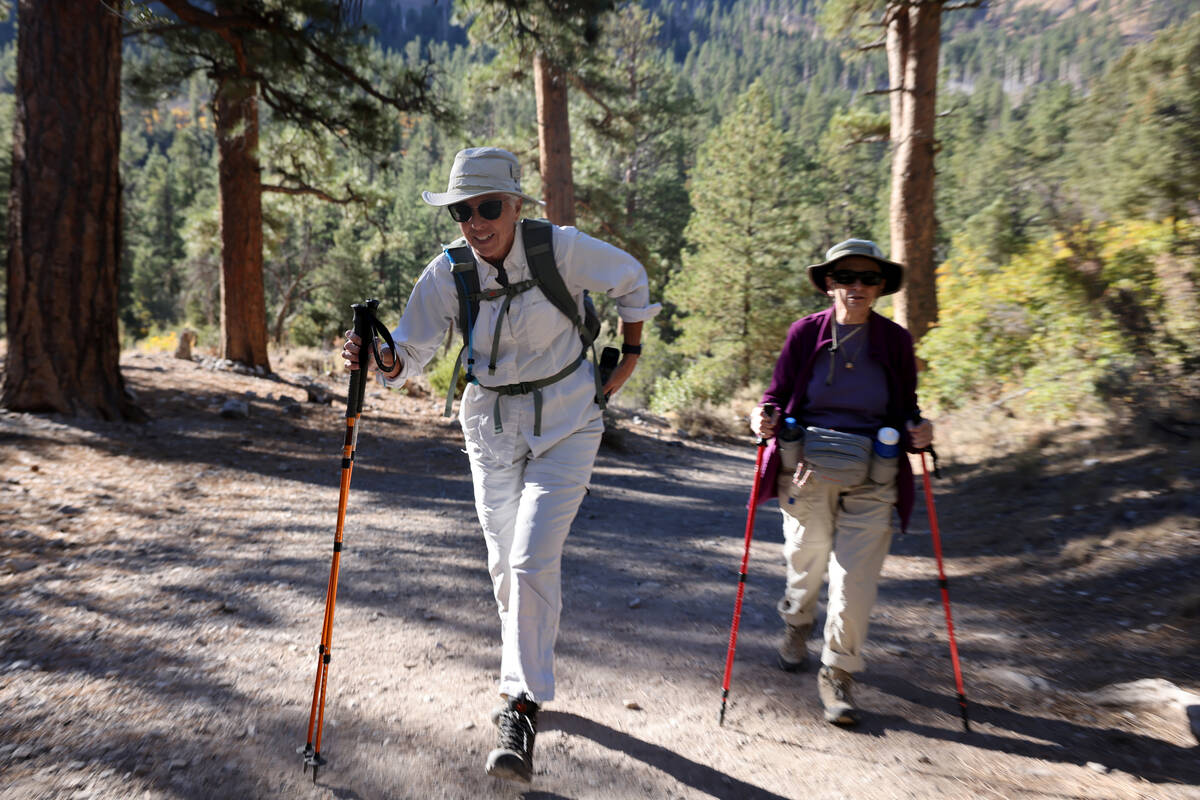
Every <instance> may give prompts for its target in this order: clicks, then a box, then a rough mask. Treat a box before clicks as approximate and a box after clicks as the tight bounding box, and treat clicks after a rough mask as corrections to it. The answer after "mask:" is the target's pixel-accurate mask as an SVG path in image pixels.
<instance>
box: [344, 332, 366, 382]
mask: <svg viewBox="0 0 1200 800" xmlns="http://www.w3.org/2000/svg"><path fill="white" fill-rule="evenodd" d="M361 350H362V339H360V338H359V337H358V334H356V333H355V332H354V331H346V344H344V345H342V358H344V359H345V360H346V369H348V370H350V371H352V372H353V371H354V370H356V369H358V354H359V351H361Z"/></svg>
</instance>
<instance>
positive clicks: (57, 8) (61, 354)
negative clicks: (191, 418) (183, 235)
mask: <svg viewBox="0 0 1200 800" xmlns="http://www.w3.org/2000/svg"><path fill="white" fill-rule="evenodd" d="M18 13H19V17H18V19H19V33H18V35H19V41H18V57H17V83H16V125H15V126H14V132H13V161H12V192H11V196H10V198H9V210H10V217H9V220H8V237H9V251H8V269H7V278H8V293H7V295H6V297H5V301H6V309H5V311H6V315H5V316H6V321H7V324H8V330H7V334H8V355H7V358H6V362H5V370H4V388H3V394H2V396H0V402H2V403H3V405H4V406H5V407H6V408H9V409H12V410H16V411H55V412H59V413H62V414H68V415H82V416H94V417H101V418H104V419H110V420H111V419H141V418H144V414H143V412H142V411H141V410H140V409H138V408H137V406H136V405H134V404H133V402H132V401H131V400H130V398H129V397H128V396H127V395H126V393H125V383H124V380H123V379H122V377H121V372H120V368H119V363H118V362H119V355H120V341H119V338H118V331H117V297H118V279H117V274H118V268H119V259H120V252H121V244H120V242H121V219H120V209H121V181H120V175H119V171H118V165H119V149H120V138H121V134H120V131H121V114H120V98H121V25H120V20H119V19H118V18H117V17H116V15H114V14H113V13H112V12H111V11H110V10H109V9H108V7H107V6H104V5H102V4H99V3H76V2H67V0H22V2H21V3H20V7H19V12H18Z"/></svg>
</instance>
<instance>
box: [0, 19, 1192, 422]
mask: <svg viewBox="0 0 1200 800" xmlns="http://www.w3.org/2000/svg"><path fill="white" fill-rule="evenodd" d="M844 5H845V4H844V3H837V2H831V3H816V2H808V0H804V1H802V2H788V1H787V0H745V1H744V2H733V3H729V2H713V1H712V0H694V1H693V0H667V2H661V3H660V2H647V3H643V4H634V5H624V6H621V7H619V8H618V9H617V10H615V11H613V12H611V13H609V14H607V15H605V16H604V17H603V18H602V19H601V20H600V23H601V25H600V29H599V33H598V37H597V38H596V39H595V42H594V46H593V47H591V48H590V49H589V50H588V52H587V53H586V57H584V58H582V59H581V60H580V62H579V67H578V70H577V74H576V75H575V76H574V83H573V86H574V90H573V91H572V92H571V95H570V98H571V100H570V102H571V107H570V116H571V130H572V138H573V141H572V149H573V164H572V167H573V172H574V179H575V195H576V201H577V214H578V224H579V226H580V227H581V228H582V229H584V230H587V231H590V232H594V233H597V234H600V235H603V236H604V237H605V238H608V239H610V240H612V241H614V242H615V243H616V244H619V245H620V246H622V247H624V248H625V249H627V250H629V251H630V252H632V253H634V254H635V255H637V256H638V257H639V258H640V259H641V260H642V261H643V262H644V263H645V264H646V266H647V269H648V271H649V273H650V275H651V280H652V283H653V287H654V292H655V294H656V295H657V296H659V297H661V298H662V299H663V300H664V301H665V302H666V305H667V312H666V313H664V314H663V315H661V316H660V317H659V318H658V319H657V320H656V325H655V327H654V329H653V330H650V331H648V332H647V336H648V340H649V342H648V345H649V346H648V347H647V357H646V358H645V359H644V361H643V368H642V369H641V370H639V372H638V374H637V375H636V376H635V380H634V382H633V383H631V384H630V385H629V386H628V388H627V390H626V397H628V398H630V399H631V400H632V401H635V402H638V403H645V404H649V405H651V406H652V407H653V408H655V409H657V410H670V409H679V408H694V407H698V406H704V405H706V404H711V403H721V402H723V401H725V400H727V399H728V398H730V397H731V396H733V395H735V394H737V393H738V392H739V391H742V390H744V389H746V388H747V387H754V386H757V385H760V383H761V381H762V380H763V378H764V376H765V374H766V372H767V371H768V370H769V369H770V366H771V361H772V353H773V351H774V350H775V349H776V348H777V347H778V343H779V342H780V341H781V340H782V335H783V332H784V330H785V329H786V326H787V324H788V322H789V321H790V320H792V319H794V318H795V317H796V316H798V315H801V314H803V313H806V312H808V311H810V310H813V309H815V308H816V307H818V305H819V304H820V300H821V298H819V297H817V296H816V295H813V294H810V293H809V292H808V291H807V290H806V289H805V283H804V281H803V279H802V272H803V268H804V266H805V265H806V264H809V263H813V262H814V261H815V260H819V257H820V255H821V254H822V253H823V252H824V250H825V249H826V248H827V247H828V246H829V245H830V244H832V243H833V242H835V241H837V240H839V239H842V238H845V237H846V236H849V235H854V236H861V237H867V238H872V239H875V240H877V241H879V242H881V243H883V244H884V245H885V247H886V245H887V240H888V225H887V212H888V201H887V198H888V180H889V173H888V161H889V147H888V143H887V128H888V115H887V108H888V107H887V95H886V89H887V86H888V69H887V64H886V60H885V58H884V56H883V52H882V50H880V49H878V48H876V49H869V46H870V43H871V42H872V40H874V39H876V38H877V36H878V31H872V30H870V29H866V30H863V29H855V30H854V32H853V33H854V38H846V37H842V36H837V35H835V34H834V33H833V31H834V30H835V28H836V26H835V25H834V24H833V20H834V18H835V17H836V15H837V14H839V13H841V11H840V10H839V9H840V8H841V7H842V6H844ZM1193 8H1194V5H1193V4H1192V3H1190V2H1187V0H1161V1H1160V2H1118V0H1101V1H1100V2H1092V3H1073V4H1063V3H1050V2H1046V3H996V4H991V5H987V6H984V7H981V8H974V9H971V8H968V9H963V10H958V11H947V12H946V14H945V15H944V17H943V22H942V38H943V45H942V51H941V52H942V58H941V72H940V86H939V94H938V109H939V113H940V116H939V121H938V128H937V137H938V141H939V152H938V155H937V161H936V166H937V184H936V199H937V209H938V211H937V221H938V228H937V240H936V241H937V246H936V263H937V264H938V265H940V266H939V270H938V294H939V302H940V304H941V307H942V311H941V316H940V320H939V323H940V324H939V325H938V327H936V328H934V329H933V330H932V331H931V332H930V333H929V334H928V335H927V336H925V337H924V338H923V340H922V342H921V349H920V355H921V356H922V358H923V359H925V360H926V362H927V366H928V371H927V373H926V375H925V378H924V379H923V386H924V395H925V400H926V403H927V404H930V405H932V406H933V407H934V408H935V409H942V410H946V409H950V408H954V407H957V406H960V405H962V404H964V403H968V402H971V401H974V400H995V399H998V398H1001V397H1008V396H1010V395H1013V394H1014V393H1016V394H1018V395H1019V399H1018V400H1017V401H1016V402H1017V404H1018V405H1019V404H1022V403H1024V404H1027V405H1028V407H1029V409H1030V410H1033V411H1036V412H1037V413H1039V414H1049V415H1050V416H1062V415H1066V414H1070V413H1074V412H1076V411H1077V410H1079V409H1081V408H1088V407H1091V408H1101V407H1103V408H1107V409H1111V408H1113V407H1114V405H1117V406H1119V405H1120V403H1116V404H1114V401H1117V400H1120V401H1121V402H1122V403H1126V404H1129V405H1130V406H1131V407H1133V406H1136V407H1139V408H1144V407H1145V405H1146V403H1150V404H1151V405H1153V406H1155V407H1160V408H1161V410H1162V411H1163V413H1164V414H1166V415H1168V416H1170V415H1175V416H1178V413H1179V409H1180V408H1185V409H1186V408H1188V407H1194V406H1195V398H1196V397H1197V394H1196V392H1197V387H1196V386H1194V385H1190V384H1189V381H1194V378H1192V377H1191V376H1192V375H1193V374H1194V373H1195V371H1196V370H1195V367H1196V365H1197V363H1198V359H1200V345H1197V344H1196V342H1197V341H1198V340H1200V336H1197V335H1196V334H1197V330H1196V327H1197V322H1196V320H1197V317H1198V314H1197V309H1198V307H1197V250H1198V241H1200V238H1198V232H1197V227H1196V226H1197V213H1198V211H1200V209H1198V198H1200V134H1198V133H1197V131H1200V76H1198V74H1197V69H1198V67H1197V64H1200V14H1195V13H1192V14H1191V15H1190V16H1189V12H1190V11H1192V9H1193ZM475 13H477V7H476V6H475V5H471V4H467V5H460V6H456V7H454V8H450V7H448V6H447V4H445V3H432V2H421V1H418V0H405V1H404V2H394V1H385V0H375V1H374V2H371V0H368V1H367V2H366V3H364V4H363V12H362V14H363V22H365V23H367V24H368V25H370V26H372V27H373V29H374V31H375V33H374V36H375V37H376V38H375V42H374V44H373V45H372V48H373V52H372V56H371V57H372V58H373V59H374V60H375V63H377V64H378V65H380V69H384V68H385V65H389V64H391V65H400V66H405V65H406V66H410V67H420V66H421V65H428V66H429V67H430V68H431V69H432V70H433V73H434V75H435V76H436V77H435V81H434V87H435V90H436V92H437V95H438V101H439V102H441V103H443V104H444V106H445V107H446V108H447V109H448V110H449V113H448V115H447V116H446V117H444V118H442V119H441V120H440V121H437V122H435V121H434V120H432V119H431V118H429V117H427V116H423V115H420V114H396V115H394V116H392V117H389V118H388V119H387V124H388V126H389V128H390V133H389V134H388V135H389V136H390V141H391V143H392V144H391V147H390V153H388V154H385V155H383V156H379V155H378V154H376V155H374V156H368V155H364V154H363V152H361V151H358V150H356V149H354V148H353V147H350V146H348V144H349V143H347V142H346V141H345V139H344V138H342V137H339V135H338V134H337V132H336V131H313V130H304V129H301V128H297V127H296V126H295V125H293V124H289V123H284V122H280V121H276V120H273V118H272V112H271V109H270V108H269V107H266V106H264V108H263V109H262V112H261V113H262V125H261V130H262V133H261V143H260V154H261V158H262V164H263V173H262V175H263V183H264V184H267V183H286V181H287V180H292V181H293V183H292V184H290V186H291V187H292V188H291V190H289V191H286V192H284V191H280V192H267V193H265V194H264V198H263V208H264V212H263V213H264V228H265V230H264V248H265V261H264V281H265V291H266V305H267V321H268V330H269V335H270V337H271V339H272V341H273V342H274V344H275V345H281V346H283V345H286V346H292V347H296V346H313V347H327V346H329V345H330V344H331V343H332V342H334V341H335V340H336V338H337V336H338V334H339V332H340V331H342V330H344V328H345V327H346V322H347V320H346V316H347V311H346V309H347V306H348V305H349V303H351V302H352V301H354V300H357V299H360V298H362V297H363V296H367V295H374V296H378V297H380V298H381V300H382V301H383V309H384V313H385V314H386V315H388V317H389V318H393V319H394V318H395V316H396V315H397V314H398V313H399V312H400V310H402V308H403V305H404V302H405V300H406V297H407V294H408V291H409V288H410V287H411V285H412V282H413V280H414V278H415V276H416V275H417V274H418V273H419V271H420V270H421V269H422V267H423V266H424V265H425V263H427V261H428V259H429V258H430V257H431V255H432V254H433V253H434V252H435V250H436V244H437V243H438V242H441V241H447V240H449V239H450V238H452V237H453V236H454V235H455V227H454V225H453V223H452V222H451V220H450V219H449V218H448V217H446V216H444V215H438V214H435V213H434V212H433V211H431V210H430V209H428V208H426V207H425V206H424V205H423V204H422V203H420V202H419V200H418V199H417V198H418V196H419V192H420V191H421V190H422V189H430V188H435V189H436V188H439V187H440V186H441V185H442V183H443V182H444V180H445V174H446V170H447V167H448V163H449V159H450V158H451V157H452V155H453V153H454V152H455V151H456V150H457V149H459V148H460V147H462V146H465V145H468V144H478V143H490V144H496V145H500V146H504V147H507V148H509V149H511V150H513V151H514V152H516V153H517V154H518V155H519V156H520V158H521V159H522V160H523V161H524V162H525V163H526V165H527V168H526V173H527V184H529V186H528V188H529V189H530V190H531V191H532V192H533V193H534V194H537V193H538V188H539V187H538V175H537V169H536V167H537V135H536V129H535V118H534V101H533V92H532V88H531V83H530V72H529V67H528V64H525V63H521V62H520V61H519V60H518V59H514V57H513V56H512V55H511V53H510V52H509V51H508V50H505V49H504V48H503V47H501V43H500V42H498V41H489V40H488V37H487V36H486V35H484V33H483V32H481V31H480V30H479V29H478V28H476V29H471V28H470V24H471V22H472V20H473V18H474V14H475ZM14 25H15V23H14V22H9V23H7V25H6V29H5V30H4V31H3V33H2V34H0V41H4V40H7V42H8V43H7V44H6V45H5V46H4V50H3V53H2V58H3V64H4V70H3V73H4V80H5V83H4V89H5V91H4V92H3V93H2V94H0V131H2V132H3V135H4V136H5V137H7V136H8V135H9V132H10V131H11V129H12V115H13V98H12V93H11V89H12V82H13V73H14V46H15V45H14V40H13V36H12V28H13V26H14ZM468 30H470V33H469V34H468ZM864 48H867V49H864ZM124 56H125V63H124V76H125V88H126V91H125V96H124V102H123V110H122V117H123V131H122V139H121V171H122V181H123V185H124V196H125V205H124V212H125V213H124V218H123V226H124V238H123V254H122V265H121V266H122V270H121V325H122V331H123V336H124V339H125V341H126V342H127V343H130V344H131V343H133V342H135V341H138V340H143V339H146V338H147V337H151V336H155V335H159V334H164V333H169V332H173V331H176V330H178V329H179V328H181V327H183V326H189V327H191V328H193V329H196V330H198V331H199V333H200V345H201V346H202V347H204V346H211V345H212V344H213V339H214V336H215V334H214V330H215V327H216V326H217V325H218V322H219V314H220V304H219V294H218V293H219V286H220V280H219V274H220V264H221V259H220V247H221V240H220V236H219V215H218V204H217V169H216V158H217V155H216V139H215V136H214V128H213V121H212V119H213V117H212V108H211V100H212V94H213V86H212V85H211V82H209V81H207V80H206V79H205V78H204V75H203V70H199V71H197V72H195V73H193V74H192V75H191V77H188V78H187V79H186V80H180V81H178V82H177V83H176V84H175V85H174V86H172V87H169V88H167V89H165V90H164V88H163V84H162V82H161V81H156V80H151V78H157V77H161V73H162V72H163V69H164V68H163V64H164V61H163V59H164V54H163V52H162V51H161V50H160V49H158V48H156V47H155V46H154V44H153V42H151V41H149V40H146V39H145V38H140V37H137V36H129V37H127V41H126V44H125V54H124ZM452 118H453V119H455V120H456V121H457V122H456V124H452V123H451V122H450V120H451V119H452ZM0 153H3V156H2V158H0V170H3V172H4V174H3V175H2V176H0V178H2V179H4V180H6V181H7V173H8V169H9V167H8V164H9V159H10V155H11V148H10V147H9V146H7V144H5V145H4V146H0ZM747 165H749V166H751V167H752V168H750V169H743V168H735V167H739V166H740V167H745V166H747ZM297 176H301V177H302V178H303V181H302V186H303V187H304V189H305V190H303V191H298V190H295V185H296V184H295V182H294V181H295V180H296V179H297ZM750 199H753V200H754V201H755V202H753V203H751V202H741V201H748V200H750ZM735 201H736V202H735ZM731 215H732V216H731ZM733 222H736V223H738V224H727V223H733ZM731 282H732V283H731ZM731 288H732V289H734V290H736V291H742V292H744V293H746V296H747V297H749V296H750V295H751V294H753V297H754V301H753V303H750V302H747V303H743V304H740V305H741V311H740V312H739V313H740V314H741V315H742V318H739V319H735V318H733V317H731V316H730V314H729V311H730V309H729V308H728V306H729V303H728V296H729V291H730V290H731ZM881 310H883V311H884V312H885V313H887V305H886V304H884V306H883V307H882V309H881ZM732 330H737V331H742V332H743V334H740V335H738V336H736V337H731V336H730V335H728V334H729V331H732ZM439 366H440V367H441V368H440V369H439ZM447 366H448V365H446V364H441V365H438V364H435V365H433V366H432V367H431V375H432V379H433V380H434V382H435V383H436V382H437V381H438V380H445V378H444V377H443V376H444V374H445V373H446V372H448V370H447V369H446V368H445V367H447ZM1066 374H1070V375H1072V376H1073V379H1072V380H1071V381H1069V382H1064V381H1062V380H1060V379H1059V376H1062V375H1066ZM1181 401H1182V402H1181Z"/></svg>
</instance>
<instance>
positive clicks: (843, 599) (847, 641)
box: [750, 239, 933, 725]
mask: <svg viewBox="0 0 1200 800" xmlns="http://www.w3.org/2000/svg"><path fill="white" fill-rule="evenodd" d="M808 277H809V280H810V281H811V282H812V284H813V285H814V286H815V287H816V288H817V289H818V290H819V291H820V292H822V293H823V294H826V295H828V296H829V298H830V299H831V300H832V305H831V306H830V308H828V309H826V310H825V311H820V312H818V313H816V314H811V315H809V316H807V317H804V318H803V319H800V320H797V321H796V322H794V323H793V324H792V327H791V329H790V330H789V331H788V336H787V340H786V342H785V343H784V345H783V351H782V352H781V353H780V355H779V360H778V361H777V362H776V364H775V372H774V375H773V376H772V379H771V385H770V387H769V388H768V389H767V391H766V392H765V393H764V394H763V398H762V404H761V405H759V406H758V407H757V408H756V409H755V410H754V411H753V413H752V414H751V415H750V428H751V429H752V430H753V431H754V432H755V433H757V434H758V435H759V436H762V437H764V438H770V437H774V439H773V440H772V442H771V443H770V446H769V447H768V449H767V452H766V454H765V456H766V457H765V458H764V459H763V462H764V466H763V474H762V477H761V479H760V485H761V486H762V487H763V489H764V491H761V492H760V494H759V500H760V501H762V500H767V499H770V498H772V497H776V496H778V498H779V507H780V508H781V509H782V510H783V534H784V547H783V555H784V560H785V562H786V564H787V585H786V587H785V589H784V593H783V597H782V599H780V601H779V605H778V609H779V615H780V617H781V618H782V619H783V623H784V634H783V641H782V642H781V644H780V646H779V666H780V668H781V669H784V670H786V671H788V672H795V671H799V670H802V669H805V668H806V667H807V662H808V652H807V646H806V642H807V640H808V635H809V633H810V631H811V630H812V625H813V619H814V617H815V616H816V612H817V598H818V595H819V594H820V591H821V584H822V583H823V582H824V581H825V578H826V576H827V575H828V579H829V595H828V602H827V603H826V609H825V630H824V640H825V644H824V647H823V648H822V651H821V668H820V670H819V672H818V674H817V690H818V694H819V695H820V698H821V703H822V705H823V706H824V709H825V719H826V720H828V721H829V722H832V723H834V724H837V725H853V724H854V723H856V722H857V721H858V717H859V711H858V708H857V707H856V706H855V703H854V698H853V695H852V689H853V685H854V680H853V677H852V675H853V673H855V672H859V671H861V670H862V669H863V667H864V662H863V655H862V650H863V645H864V644H865V642H866V639H867V623H868V620H869V618H870V615H871V606H872V605H874V603H875V596H876V590H877V587H878V583H879V573H880V570H881V569H882V567H883V561H884V558H885V557H886V556H887V552H888V547H889V545H890V544H891V540H892V513H893V511H892V509H893V507H895V509H896V511H898V512H899V519H900V525H901V529H902V530H903V528H904V527H905V526H906V525H907V524H908V517H909V513H910V512H911V510H912V506H913V474H912V469H911V467H910V466H909V463H908V459H907V457H905V456H904V454H903V452H902V451H903V450H906V449H907V450H910V451H913V452H916V451H919V450H921V449H923V448H925V447H928V446H929V445H930V444H931V443H932V441H933V425H932V423H930V422H929V421H928V420H924V419H921V416H920V411H919V409H918V407H917V368H916V357H915V356H914V354H913V342H912V337H911V336H910V335H909V333H908V331H906V330H905V329H904V328H902V327H900V326H899V325H897V324H896V323H895V322H892V321H891V320H889V319H887V318H886V317H883V316H880V315H879V314H876V313H875V312H874V311H872V310H871V306H872V305H873V304H874V303H875V301H876V300H877V299H879V297H881V296H882V295H885V294H891V293H892V292H895V291H897V290H899V288H900V284H901V281H902V280H903V278H904V268H903V267H902V266H901V265H900V264H897V263H895V262H893V261H889V260H887V259H886V258H884V256H883V252H882V251H881V250H880V249H879V247H878V246H876V244H875V243H874V242H869V241H866V240H864V239H847V240H846V241H844V242H841V243H839V244H836V245H834V246H833V247H831V248H830V249H829V251H828V252H827V253H826V254H825V260H824V261H823V262H821V263H820V264H813V265H812V266H810V267H809V268H808Z"/></svg>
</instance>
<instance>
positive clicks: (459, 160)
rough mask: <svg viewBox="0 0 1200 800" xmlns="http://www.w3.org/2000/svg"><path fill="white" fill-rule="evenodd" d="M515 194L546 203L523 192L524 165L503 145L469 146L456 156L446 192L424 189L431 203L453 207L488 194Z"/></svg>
mask: <svg viewBox="0 0 1200 800" xmlns="http://www.w3.org/2000/svg"><path fill="white" fill-rule="evenodd" d="M496 192H504V193H506V194H515V195H517V196H518V197H523V198H525V199H526V200H531V201H533V202H534V203H539V204H541V205H545V204H544V203H542V201H541V200H538V199H537V198H536V197H530V196H529V195H527V194H525V193H524V192H523V191H521V164H520V162H518V161H517V157H516V156H514V155H513V154H512V153H510V152H508V151H507V150H501V149H500V148H499V147H468V148H467V149H466V150H459V151H458V154H457V155H456V156H454V166H452V167H451V168H450V182H449V184H448V185H447V186H446V191H444V192H421V199H422V200H424V201H425V202H426V203H428V204H429V205H431V206H449V205H453V204H454V203H461V202H462V201H463V200H470V199H471V198H473V197H479V196H480V195H485V194H494V193H496Z"/></svg>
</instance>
